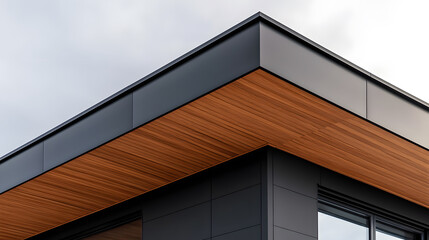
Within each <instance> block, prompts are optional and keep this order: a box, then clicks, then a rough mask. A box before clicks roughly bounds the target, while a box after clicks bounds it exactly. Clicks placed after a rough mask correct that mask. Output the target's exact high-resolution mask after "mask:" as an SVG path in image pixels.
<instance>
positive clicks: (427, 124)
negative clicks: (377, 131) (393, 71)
mask: <svg viewBox="0 0 429 240" xmlns="http://www.w3.org/2000/svg"><path fill="white" fill-rule="evenodd" d="M368 120H371V121H373V122H375V123H377V124H379V125H380V126H382V127H385V128H386V129H389V130H390V131H392V132H395V133H397V134H399V135H401V136H403V137H404V138H407V139H409V140H411V141H413V142H415V143H417V144H420V145H422V146H424V147H426V148H429V112H428V111H427V110H425V109H423V108H422V107H419V106H417V105H416V104H412V103H410V102H409V101H407V100H405V99H404V98H402V97H400V96H398V95H396V94H393V93H392V92H391V91H388V90H386V89H384V88H383V87H380V86H379V85H377V84H375V83H372V82H368Z"/></svg>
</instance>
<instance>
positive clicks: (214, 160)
mask: <svg viewBox="0 0 429 240" xmlns="http://www.w3.org/2000/svg"><path fill="white" fill-rule="evenodd" d="M266 145H270V146H273V147H276V148H278V149H281V150H283V151H286V152H289V153H292V154H294V155H296V156H299V157H301V158H304V159H306V160H308V161H311V162H313V163H316V164H318V165H321V166H323V167H326V168H328V169H331V170H333V171H336V172H339V173H341V174H344V175H346V176H349V177H352V178H354V179H357V180H359V181H362V182H364V183H367V184H369V185H372V186H374V187H377V188H380V189H382V190H385V191H387V192H390V193H392V194H395V195H397V196H399V197H402V198H405V199H407V200H410V201H412V202H414V203H417V204H419V205H422V206H424V207H429V179H428V176H429V174H428V173H429V154H428V151H427V150H425V149H423V148H421V147H419V146H417V145H415V144H413V143H411V142H409V141H406V140H404V139H402V138H400V137H398V136H396V135H394V134H392V133H389V132H387V131H385V130H383V129H381V128H379V127H377V126H375V125H373V124H371V123H369V122H368V121H366V120H363V119H362V118H360V117H357V116H355V115H353V114H351V113H349V112H346V111H344V110H342V109H340V108H338V107H336V106H334V105H333V104H330V103H328V102H326V101H324V100H322V99H320V98H318V97H316V96H314V95H312V94H310V93H308V92H306V91H304V90H302V89H299V88H297V87H295V86H293V85H291V84H289V83H287V82H286V81H284V80H282V79H279V78H277V77H275V76H273V75H271V74H269V73H267V72H265V71H263V70H256V71H254V72H252V73H250V74H248V75H246V76H244V77H242V78H239V79H237V80H236V81H234V82H232V83H229V84H228V85H226V86H224V87H222V88H220V89H218V90H216V91H214V92H211V93H209V94H207V95H205V96H203V97H200V98H198V99H197V100H194V101H193V102H191V103H188V104H187V105H185V106H182V107H180V108H178V109H176V110H175V111H172V112H170V113H168V114H166V115H164V116H162V117H160V118H158V119H156V120H154V121H151V122H149V123H148V124H145V125H143V126H141V127H139V128H137V129H135V130H133V131H131V132H129V133H127V134H125V135H123V136H121V137H119V138H117V139H115V140H113V141H111V142H109V143H107V144H104V145H102V146H100V147H98V148H96V149H94V150H92V151H90V152H88V153H86V154H84V155H82V156H80V157H78V158H76V159H74V160H72V161H70V162H68V163H65V164H63V165H61V166H59V167H57V168H55V169H53V170H51V171H49V172H47V173H45V174H43V175H40V176H39V177H36V178H34V179H32V180H30V181H28V182H26V183H24V184H22V185H20V186H18V187H15V188H13V189H12V190H10V191H7V192H5V193H3V194H2V195H0V205H1V206H2V208H0V215H1V216H2V217H1V218H0V238H7V239H14V238H17V239H20V238H26V237H30V236H33V235H36V234H38V233H41V232H44V231H47V230H49V229H51V228H54V227H56V226H59V225H62V224H64V223H67V222H70V221H73V220H75V219H78V218H81V217H83V216H85V215H88V214H91V213H94V212H96V211H99V210H101V209H104V208H107V207H109V206H112V205H114V204H117V203H119V202H122V201H125V200H127V199H130V198H133V197H135V196H138V195H141V194H144V193H146V192H148V191H151V190H153V189H156V188H159V187H161V186H163V185H166V184H169V183H171V182H174V181H177V180H179V179H181V178H183V177H186V176H189V175H192V174H194V173H196V172H199V171H202V170H204V169H207V168H210V167H212V166H215V165H217V164H219V163H221V162H224V161H227V160H229V159H232V158H235V157H237V156H240V155H242V154H245V153H247V152H250V151H253V150H255V149H257V148H260V147H262V146H266Z"/></svg>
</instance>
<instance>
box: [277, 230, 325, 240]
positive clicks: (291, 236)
mask: <svg viewBox="0 0 429 240" xmlns="http://www.w3.org/2000/svg"><path fill="white" fill-rule="evenodd" d="M274 240H317V237H310V236H308V235H304V234H301V233H297V232H292V231H290V230H287V229H283V228H279V227H274Z"/></svg>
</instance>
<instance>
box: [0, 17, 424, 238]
mask: <svg viewBox="0 0 429 240" xmlns="http://www.w3.org/2000/svg"><path fill="white" fill-rule="evenodd" d="M428 149H429V104H428V103H426V102H424V101H422V100H420V99H418V98H416V97H414V96H412V95H410V94H408V93H407V92H404V91H402V90H400V89H398V88H396V87H395V86H392V85H391V84H389V83H387V82H385V81H383V80H381V79H379V78H378V77H376V76H374V75H373V74H371V73H370V72H368V71H365V70H364V69H362V68H360V67H358V66H356V65H354V64H352V63H350V62H348V61H347V60H345V59H343V58H342V57H340V56H338V55H336V54H334V53H332V52H330V51H329V50H327V49H325V48H323V47H322V46H320V45H318V44H316V43H314V42H312V41H311V40H309V39H307V38H305V37H303V36H302V35H300V34H298V33H296V32H294V31H293V30H291V29H289V28H287V27H285V26H283V25H282V24H280V23H278V22H276V21H275V20H273V19H271V18H270V17H268V16H266V15H264V14H262V13H257V14H255V15H253V16H251V17H250V18H248V19H246V20H244V21H243V22H241V23H239V24H237V25H236V26H234V27H232V28H231V29H229V30H227V31H225V32H224V33H222V34H220V35H219V36H217V37H215V38H213V39H212V40H210V41H208V42H206V43H205V44H203V45H201V46H199V47H197V48H196V49H194V50H192V51H191V52H189V53H187V54H185V55H184V56H182V57H180V58H178V59H176V60H175V61H173V62H171V63H169V64H167V65H166V66H164V67H163V68H161V69H159V70H157V71H155V72H154V73H152V74H150V75H148V76H146V77H144V78H142V79H141V80H139V81H137V82H135V83H134V84H132V85H130V86H128V87H126V88H125V89H122V90H120V91H118V92H117V93H116V94H114V95H113V96H111V97H109V98H107V99H105V100H104V101H102V102H100V103H99V104H97V105H95V106H93V107H92V108H90V109H88V110H87V111H85V112H83V113H81V114H79V115H78V116H76V117H74V118H73V119H70V120H69V121H67V122H65V123H63V124H61V125H60V126H58V127H56V128H55V129H52V130H51V131H49V132H47V133H45V134H43V135H42V136H40V137H38V138H36V139H34V140H33V141H31V142H29V143H27V144H25V145H23V146H22V147H20V148H18V149H16V150H15V151H13V152H11V153H9V154H7V155H5V156H3V157H2V158H0V239H89V240H91V239H92V240H94V239H144V240H151V239H156V240H164V239H176V240H181V239H183V240H192V239H195V240H206V239H213V240H232V239H234V240H240V239H246V240H280V239H294V240H295V239H296V240H312V239H321V240H336V239H352V238H351V237H350V236H353V237H354V238H353V239H356V240H358V239H369V240H376V239H392V240H396V239H418V240H429V150H428Z"/></svg>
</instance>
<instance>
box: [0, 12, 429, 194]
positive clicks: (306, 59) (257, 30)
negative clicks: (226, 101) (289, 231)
mask: <svg viewBox="0 0 429 240" xmlns="http://www.w3.org/2000/svg"><path fill="white" fill-rule="evenodd" d="M257 68H263V69H266V70H268V71H270V72H272V73H274V74H276V75H278V76H280V77H282V78H284V79H286V80H288V81H290V82H292V83H294V84H296V85H298V86H300V87H302V88H304V89H306V90H308V91H310V92H313V93H314V94H316V95H319V96H321V97H323V98H325V99H327V100H329V101H331V102H333V103H335V104H337V105H338V106H340V107H343V108H344V109H346V110H348V111H351V112H353V113H355V114H356V115H358V116H361V117H363V118H365V117H366V111H367V108H366V105H367V104H368V105H371V104H372V101H371V100H370V101H369V102H367V101H366V83H367V82H368V83H369V82H370V81H371V82H376V83H377V84H380V85H382V86H383V88H384V89H387V92H388V93H391V94H392V96H394V97H393V98H392V97H390V98H389V97H388V98H387V99H391V98H392V99H395V97H397V98H398V99H401V101H404V102H405V103H408V104H409V106H407V105H406V104H405V103H401V104H402V105H401V104H399V105H401V106H403V107H404V108H405V110H404V112H407V113H408V114H412V115H413V116H414V117H418V119H413V120H412V121H411V122H408V119H409V118H397V119H396V120H392V119H388V118H385V117H383V116H378V115H377V113H374V111H375V112H377V111H378V110H376V109H378V107H379V106H378V105H374V106H369V109H368V110H369V111H370V113H369V115H371V116H370V118H369V119H370V120H371V121H372V122H374V123H376V124H379V125H380V126H381V127H385V128H386V129H389V130H390V131H392V132H394V133H396V134H400V135H401V136H402V137H404V138H407V139H409V140H410V141H414V142H415V143H417V144H421V146H424V147H426V148H428V147H429V143H428V139H427V138H428V136H429V134H425V133H427V127H428V126H427V125H428V124H425V123H426V122H427V121H425V120H426V119H428V114H429V113H428V111H429V105H428V104H426V103H424V102H422V101H418V100H416V99H415V98H413V97H412V96H410V95H407V93H405V92H402V91H401V90H398V89H396V88H394V87H392V86H390V85H389V84H387V83H385V82H383V81H381V80H378V79H376V78H375V77H374V76H373V75H372V74H370V73H368V72H366V71H364V70H363V69H361V68H359V67H357V66H355V65H353V64H351V63H349V62H347V61H346V60H344V59H342V58H341V57H339V56H337V55H335V54H333V53H331V52H329V51H328V50H326V49H324V48H323V47H320V46H318V45H317V44H315V43H313V42H311V41H310V40H308V39H306V38H305V37H303V36H301V35H299V34H297V33H295V32H293V31H292V30H290V29H288V28H287V27H285V26H283V25H281V24H279V23H277V22H276V21H275V20H273V19H271V18H269V17H267V16H265V15H264V14H262V13H257V14H255V15H253V16H252V17H250V18H248V19H247V20H245V21H243V22H241V23H239V24H238V25H236V26H234V27H232V28H231V29H230V30H227V31H226V32H224V33H222V34H220V35H219V36H217V37H215V38H214V39H212V40H210V41H208V42H207V43H205V44H203V45H201V46H199V47H197V48H196V49H194V50H192V51H190V52H189V53H187V54H185V55H183V56H182V57H180V58H178V59H177V60H175V61H173V62H171V63H169V64H167V65H166V66H165V67H162V68H160V69H159V70H157V71H155V72H154V73H152V74H149V75H148V76H146V77H144V78H142V79H141V80H139V81H137V82H136V83H134V84H132V85H130V86H128V87H126V88H124V89H123V90H121V91H119V92H118V93H116V94H114V95H112V96H111V97H109V98H107V99H105V100H103V101H102V102H101V103H99V104H96V105H95V106H94V107H92V108H90V109H88V110H86V111H85V112H83V113H81V114H79V115H78V116H76V117H74V118H72V119H70V120H69V121H67V122H65V123H63V124H61V125H60V126H58V127H56V128H54V129H52V130H51V131H49V132H47V133H45V134H43V135H42V136H40V137H38V138H36V139H35V140H33V141H31V142H29V143H27V144H25V145H24V146H22V147H20V148H18V149H16V150H14V151H12V152H11V153H9V154H7V155H5V156H3V157H1V158H0V162H1V163H2V164H4V163H5V162H7V161H15V160H16V161H18V162H19V156H20V155H21V154H24V155H25V154H27V153H26V152H27V151H29V152H31V149H32V147H34V146H37V145H38V144H42V145H43V144H44V146H45V153H44V161H43V163H44V168H43V170H44V171H46V170H49V169H52V168H53V167H56V166H58V165H60V164H62V163H64V162H67V161H69V160H71V159H73V158H75V157H77V156H79V155H81V154H84V153H85V152H87V151H89V150H91V149H93V148H95V147H98V146H99V145H101V144H103V143H106V142H108V141H111V140H113V139H115V138H116V137H118V136H120V135H122V134H124V133H126V132H128V131H130V130H132V129H133V128H136V127H138V126H140V125H142V124H145V123H147V122H149V121H151V120H153V119H155V118H157V117H159V116H162V115H164V114H166V113H168V112H170V111H172V110H174V109H176V108H177V107H180V106H182V105H183V104H186V103H188V102H190V101H192V100H195V99H196V98H198V97H201V96H203V95H204V94H207V93H209V92H211V91H213V90H215V89H217V88H219V87H221V86H223V85H225V84H227V83H229V82H231V81H233V80H235V79H237V78H239V77H241V76H243V75H245V74H246V73H249V72H251V71H253V70H255V69H257ZM372 90H374V89H372V88H371V89H370V91H372ZM370 98H372V97H370ZM389 101H390V100H389ZM398 101H399V100H398ZM401 101H400V102H401ZM419 107H420V109H422V110H426V112H424V111H422V112H420V111H417V110H412V109H414V108H416V109H418V108H419ZM407 108H409V109H407ZM417 112H418V113H417ZM392 116H395V115H392ZM410 116H411V115H410ZM399 119H400V121H399ZM415 121H418V123H417V124H416V122H415ZM420 121H423V122H420ZM407 124H414V125H415V126H416V127H411V130H410V129H408V128H407V127H404V126H405V125H407ZM421 126H423V127H421ZM404 129H405V130H404ZM416 129H420V130H421V131H417V130H416ZM425 131H426V132H425ZM17 165H19V163H17ZM5 166H8V165H5ZM10 166H13V165H10ZM34 172H37V168H36V170H35V171H34ZM17 175H19V174H17ZM24 175H25V174H24ZM24 175H23V176H24ZM30 175H31V174H30ZM33 177H34V176H33ZM30 178H31V177H29V178H28V179H30ZM28 179H27V180H28ZM5 181H9V180H8V179H6V180H5ZM10 181H11V184H9V183H8V182H5V183H4V184H5V185H4V186H6V185H7V186H11V187H13V184H15V182H14V178H11V180H10ZM21 182H23V181H21ZM12 183H13V184H12ZM2 184H3V183H2ZM17 184H19V183H17Z"/></svg>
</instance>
